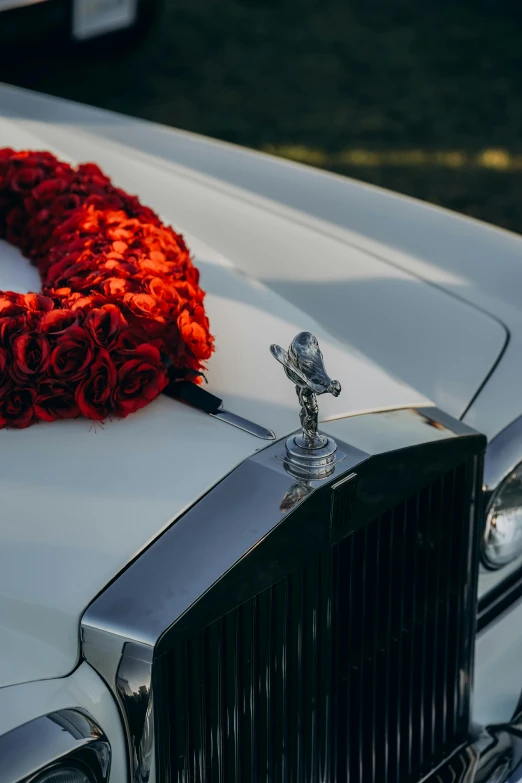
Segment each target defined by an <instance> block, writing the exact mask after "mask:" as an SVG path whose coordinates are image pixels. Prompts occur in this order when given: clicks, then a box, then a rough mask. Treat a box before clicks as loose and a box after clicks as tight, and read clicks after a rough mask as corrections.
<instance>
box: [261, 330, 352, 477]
mask: <svg viewBox="0 0 522 783" xmlns="http://www.w3.org/2000/svg"><path fill="white" fill-rule="evenodd" d="M270 352H271V354H272V356H273V357H274V358H275V359H277V361H278V362H281V364H282V365H283V367H284V368H285V373H286V375H287V377H288V378H289V379H290V380H291V381H292V383H295V390H296V392H297V397H298V399H299V403H300V405H301V413H300V419H301V427H302V432H301V434H300V435H297V436H295V437H293V438H289V439H288V441H287V444H286V448H287V459H288V461H289V462H290V463H292V464H298V465H301V466H303V467H305V466H310V467H312V466H316V467H323V468H324V467H325V466H327V465H331V464H332V463H333V461H334V459H335V458H334V454H335V450H336V444H335V442H334V441H332V440H331V438H327V437H326V435H321V433H320V432H318V431H317V417H318V413H319V405H318V404H317V395H319V394H324V393H325V392H329V393H330V394H333V396H334V397H338V396H339V394H340V393H341V384H340V383H339V381H333V380H332V379H331V378H330V377H329V376H328V375H327V373H326V370H325V368H324V361H323V354H322V353H321V349H320V348H319V343H318V342H317V338H316V337H314V335H313V334H310V332H301V333H300V334H298V335H297V337H294V339H293V340H292V344H291V345H290V347H289V349H288V351H285V350H283V349H282V348H281V347H280V346H279V345H271V346H270Z"/></svg>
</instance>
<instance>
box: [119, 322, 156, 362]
mask: <svg viewBox="0 0 522 783" xmlns="http://www.w3.org/2000/svg"><path fill="white" fill-rule="evenodd" d="M150 342H151V341H150V340H149V339H147V335H146V334H145V332H144V331H143V330H142V329H137V328H136V329H125V330H124V331H123V332H122V333H121V334H120V335H118V340H117V342H116V344H115V346H114V350H115V351H116V353H117V354H118V355H119V356H120V358H122V354H127V353H130V352H132V351H135V350H136V348H139V347H140V345H143V344H144V343H148V344H150ZM156 342H157V341H156ZM126 358H128V357H126Z"/></svg>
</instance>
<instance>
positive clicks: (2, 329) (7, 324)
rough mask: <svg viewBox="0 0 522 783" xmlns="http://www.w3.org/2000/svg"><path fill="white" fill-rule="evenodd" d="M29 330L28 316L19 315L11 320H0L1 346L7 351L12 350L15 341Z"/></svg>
mask: <svg viewBox="0 0 522 783" xmlns="http://www.w3.org/2000/svg"><path fill="white" fill-rule="evenodd" d="M28 328H29V321H28V319H27V316H26V315H25V314H24V315H18V316H16V317H11V318H0V345H2V346H3V347H4V348H5V349H7V348H11V345H12V344H13V340H14V339H15V337H16V336H17V335H19V334H22V332H25V331H27V330H28Z"/></svg>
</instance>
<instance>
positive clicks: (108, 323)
mask: <svg viewBox="0 0 522 783" xmlns="http://www.w3.org/2000/svg"><path fill="white" fill-rule="evenodd" d="M84 325H85V328H86V329H87V330H88V331H89V332H90V333H91V334H92V336H93V338H94V340H95V342H97V343H98V345H101V346H102V347H104V348H110V347H112V346H113V345H114V344H115V342H116V341H117V340H118V337H119V336H120V334H121V333H122V331H123V330H124V329H125V328H126V327H127V326H128V324H127V321H126V320H125V318H124V317H123V315H122V314H121V310H120V308H119V307H116V305H113V304H106V305H103V307H95V308H94V309H93V310H90V312H88V313H87V315H86V316H85V322H84Z"/></svg>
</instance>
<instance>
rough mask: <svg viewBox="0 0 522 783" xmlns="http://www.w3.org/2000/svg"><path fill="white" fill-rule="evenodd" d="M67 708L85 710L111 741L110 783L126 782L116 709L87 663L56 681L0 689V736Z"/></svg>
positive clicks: (103, 684)
mask: <svg viewBox="0 0 522 783" xmlns="http://www.w3.org/2000/svg"><path fill="white" fill-rule="evenodd" d="M71 708H76V709H83V710H85V711H86V712H88V713H89V715H91V717H92V718H93V719H94V720H95V721H96V723H97V724H98V725H99V726H100V727H101V728H102V729H103V731H104V732H105V734H106V735H107V737H108V739H109V741H110V743H111V750H112V763H111V777H110V780H111V783H127V780H128V775H127V756H126V753H127V751H126V744H125V737H124V733H123V725H122V722H121V718H120V713H119V709H118V706H117V705H116V702H115V700H114V699H113V697H112V695H111V693H110V691H109V689H108V688H107V686H106V685H105V683H104V682H103V680H102V679H101V678H100V677H99V676H98V674H97V673H96V672H95V671H94V669H91V667H90V666H89V664H88V663H82V664H81V666H79V667H78V668H77V669H76V670H75V671H74V672H73V673H72V674H71V675H70V676H69V677H63V678H62V679H59V680H41V681H40V682H27V683H23V684H21V685H12V686H11V687H9V688H0V735H2V734H5V733H7V732H8V731H11V730H12V729H15V728H16V727H17V726H22V725H23V724H24V723H28V722H29V721H31V720H34V719H35V718H39V717H41V716H42V715H47V714H48V713H50V712H54V711H56V710H66V709H71Z"/></svg>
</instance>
